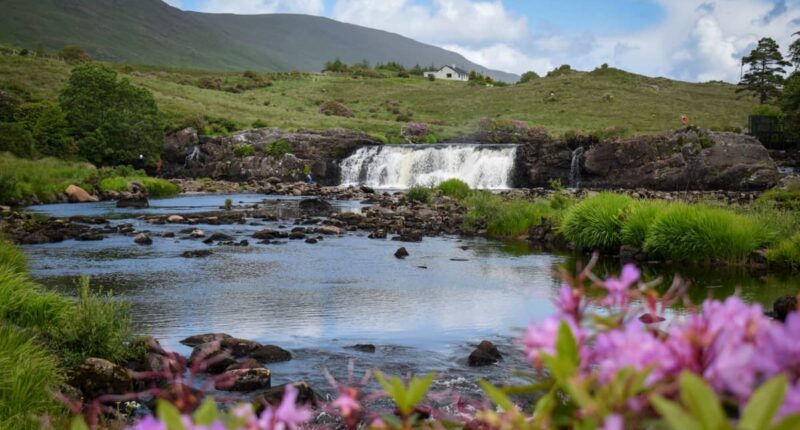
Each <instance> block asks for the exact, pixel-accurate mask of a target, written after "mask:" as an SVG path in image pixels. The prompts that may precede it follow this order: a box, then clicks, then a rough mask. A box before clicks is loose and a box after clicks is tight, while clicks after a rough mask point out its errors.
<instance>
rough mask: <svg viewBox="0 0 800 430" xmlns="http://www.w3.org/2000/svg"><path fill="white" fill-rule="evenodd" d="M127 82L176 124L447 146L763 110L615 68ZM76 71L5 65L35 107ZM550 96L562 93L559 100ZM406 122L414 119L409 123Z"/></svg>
mask: <svg viewBox="0 0 800 430" xmlns="http://www.w3.org/2000/svg"><path fill="white" fill-rule="evenodd" d="M112 67H114V68H116V69H117V70H118V71H120V72H121V74H122V75H123V76H125V77H128V78H130V79H131V80H132V81H133V82H134V83H136V84H137V85H140V86H142V87H145V88H147V89H149V90H150V91H152V92H153V94H154V95H155V98H156V101H157V102H158V105H159V107H160V109H161V110H162V111H163V112H164V114H165V117H166V119H167V120H168V122H169V123H170V124H172V125H173V126H178V125H180V124H185V123H187V120H189V119H191V118H193V117H202V116H204V115H205V116H210V117H215V118H225V119H230V120H233V121H234V122H235V124H236V126H237V128H248V127H250V126H251V125H252V124H253V123H254V122H256V121H259V122H260V124H261V125H262V126H271V127H280V128H284V129H295V128H301V127H306V128H328V127H346V128H352V129H358V130H363V131H367V132H374V133H382V134H386V135H388V136H390V137H391V136H395V135H398V134H399V132H400V127H401V126H402V125H403V124H405V123H406V122H408V118H410V120H411V121H419V122H425V123H428V124H431V125H432V129H433V131H434V132H435V133H436V135H438V136H439V137H440V138H452V137H455V136H459V135H463V134H466V133H469V132H471V131H473V130H474V127H475V124H476V123H477V121H478V120H479V119H480V118H483V117H492V118H503V119H517V120H523V121H527V122H528V123H530V124H531V125H542V126H545V127H546V128H547V129H548V130H550V131H551V132H552V133H553V134H560V133H563V132H565V131H567V130H572V129H578V130H583V131H596V130H601V129H604V128H607V127H612V126H618V127H623V128H625V129H626V130H627V131H628V133H630V134H639V133H656V132H661V131H664V130H667V129H672V128H676V127H678V126H680V122H679V118H680V115H681V114H686V115H688V116H689V118H690V119H691V121H692V123H694V124H697V125H699V126H702V127H708V128H715V129H731V128H737V127H738V128H740V127H744V126H745V125H746V120H747V115H748V114H749V113H750V111H751V110H752V108H753V106H754V105H755V102H754V101H753V100H752V99H749V98H747V99H738V98H737V95H736V94H735V92H734V91H735V86H733V85H730V84H724V83H704V84H693V83H686V82H678V81H672V80H668V79H664V78H648V77H644V76H639V75H634V74H631V73H627V72H624V71H621V70H616V69H611V68H608V69H597V70H595V71H593V72H571V73H567V74H564V75H561V76H556V77H549V78H542V79H538V80H534V81H531V82H528V83H525V84H520V85H511V86H508V87H478V86H470V85H468V84H466V83H463V82H445V81H435V82H430V81H428V80H427V79H424V78H421V77H411V78H400V77H388V76H389V75H388V74H387V75H385V76H387V77H384V78H364V77H358V78H354V77H352V76H350V75H313V74H294V75H293V74H290V73H282V74H281V73H273V74H259V78H261V79H263V80H268V81H269V82H271V85H269V86H264V87H261V88H254V89H249V90H245V91H242V92H240V93H231V92H227V91H220V90H214V89H203V88H200V87H199V86H198V83H199V81H200V79H201V78H218V79H219V82H220V83H221V85H222V88H230V87H233V86H235V85H236V84H242V85H246V84H247V83H249V82H252V80H251V79H249V78H246V77H244V76H243V74H242V73H219V72H204V71H198V70H186V69H164V68H156V67H149V66H133V67H132V66H123V65H119V64H112ZM69 70H70V67H69V66H68V65H66V64H65V63H63V62H60V61H58V60H53V59H35V58H31V57H0V89H5V90H10V91H11V92H12V93H16V94H20V93H21V94H20V95H23V96H25V95H27V98H29V99H34V100H48V99H49V100H53V99H55V98H56V97H57V93H58V91H59V89H60V88H61V87H62V86H63V84H64V82H65V81H66V78H67V76H68V73H69ZM551 93H552V94H553V95H552V97H551ZM331 99H335V100H338V101H340V102H342V103H344V104H345V105H346V106H347V107H348V108H349V109H350V110H351V111H352V112H353V113H354V114H355V116H354V117H352V118H343V117H334V116H325V115H323V114H320V113H319V105H320V104H321V103H323V102H325V101H327V100H331ZM398 116H405V117H406V118H400V119H401V120H400V121H398Z"/></svg>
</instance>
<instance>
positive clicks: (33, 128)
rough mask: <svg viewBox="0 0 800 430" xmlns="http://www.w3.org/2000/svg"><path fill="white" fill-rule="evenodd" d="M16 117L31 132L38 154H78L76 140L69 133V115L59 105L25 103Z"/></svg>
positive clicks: (56, 155) (60, 156)
mask: <svg viewBox="0 0 800 430" xmlns="http://www.w3.org/2000/svg"><path fill="white" fill-rule="evenodd" d="M14 119H15V120H16V122H17V123H18V124H20V125H21V126H22V127H24V128H25V130H27V131H28V132H30V134H31V136H32V137H33V140H34V142H35V146H36V152H37V153H38V154H41V155H48V156H53V157H59V158H71V157H73V156H74V155H75V154H77V151H78V148H77V147H76V146H75V140H74V139H73V138H72V137H71V136H70V135H69V124H68V123H67V117H66V115H65V114H64V112H63V111H62V110H61V108H60V107H59V106H58V105H55V104H47V103H25V104H22V105H20V106H19V108H18V109H17V111H16V112H15V114H14Z"/></svg>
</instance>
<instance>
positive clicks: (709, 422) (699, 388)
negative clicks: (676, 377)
mask: <svg viewBox="0 0 800 430" xmlns="http://www.w3.org/2000/svg"><path fill="white" fill-rule="evenodd" d="M679 383H680V387H681V403H683V405H684V406H686V408H687V409H688V410H689V412H690V413H691V414H692V415H693V416H694V417H696V418H698V419H699V420H700V423H701V424H702V425H703V428H705V429H719V428H721V427H722V426H724V425H725V422H726V420H725V411H723V410H722V406H721V405H720V403H719V399H718V398H717V395H716V393H714V390H712V389H711V387H709V386H708V384H706V383H705V381H703V379H701V378H700V377H699V376H697V375H695V374H694V373H691V372H683V373H682V374H681V377H680V381H679Z"/></svg>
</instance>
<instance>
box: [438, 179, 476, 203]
mask: <svg viewBox="0 0 800 430" xmlns="http://www.w3.org/2000/svg"><path fill="white" fill-rule="evenodd" d="M436 188H438V189H439V191H441V192H442V194H444V195H446V196H449V197H453V198H456V199H464V198H466V197H468V196H469V195H470V194H471V193H472V190H471V189H470V188H469V185H468V184H467V183H466V182H464V181H462V180H460V179H455V178H453V179H448V180H446V181H444V182H442V183H440V184H439V185H437V186H436Z"/></svg>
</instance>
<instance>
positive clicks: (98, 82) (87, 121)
mask: <svg viewBox="0 0 800 430" xmlns="http://www.w3.org/2000/svg"><path fill="white" fill-rule="evenodd" d="M59 100H60V104H61V108H62V110H63V111H64V113H65V114H66V118H67V122H68V123H69V129H70V134H71V135H72V136H73V137H74V138H75V139H76V141H77V143H78V148H79V152H80V155H81V156H82V157H84V158H85V159H87V160H89V161H91V162H93V163H95V164H97V165H115V164H133V163H135V162H137V160H138V159H139V155H140V154H141V155H144V156H145V157H146V158H147V159H148V160H154V159H155V158H156V157H158V155H159V154H160V152H161V149H162V147H163V144H164V129H163V127H162V124H161V121H160V117H159V112H158V108H157V107H156V103H155V100H154V99H153V95H152V94H151V93H150V92H149V91H147V90H145V89H142V88H137V87H134V86H133V85H132V84H131V83H130V82H129V81H128V80H127V79H122V80H118V79H117V73H116V72H115V71H113V70H112V69H110V68H108V67H106V66H103V65H98V64H86V65H82V66H78V67H75V68H74V69H72V73H71V74H70V77H69V81H68V82H67V85H66V87H64V89H63V90H62V92H61V96H60V99H59Z"/></svg>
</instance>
